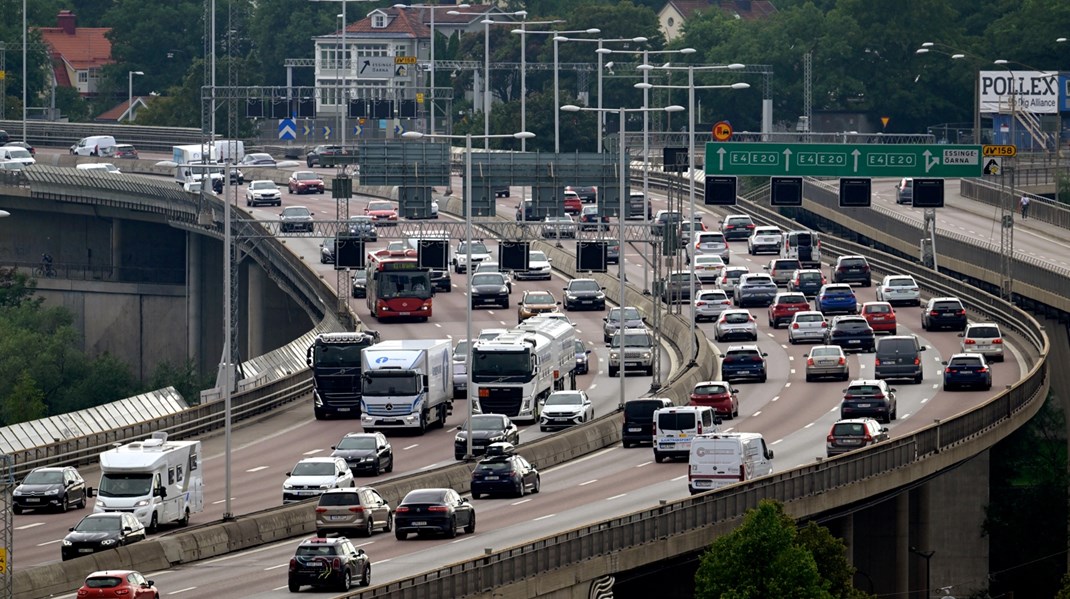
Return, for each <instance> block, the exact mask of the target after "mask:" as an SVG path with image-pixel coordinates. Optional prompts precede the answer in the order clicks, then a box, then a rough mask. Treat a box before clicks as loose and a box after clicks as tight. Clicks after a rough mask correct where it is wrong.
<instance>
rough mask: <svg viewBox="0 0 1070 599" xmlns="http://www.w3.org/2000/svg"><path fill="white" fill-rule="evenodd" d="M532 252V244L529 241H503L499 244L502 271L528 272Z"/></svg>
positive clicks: (499, 259)
mask: <svg viewBox="0 0 1070 599" xmlns="http://www.w3.org/2000/svg"><path fill="white" fill-rule="evenodd" d="M530 250H531V244H530V243H528V242H527V241H503V242H501V243H500V244H498V261H499V263H500V264H501V267H502V270H514V271H515V270H527V269H528V252H529V251H530Z"/></svg>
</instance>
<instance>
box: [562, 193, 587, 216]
mask: <svg viewBox="0 0 1070 599" xmlns="http://www.w3.org/2000/svg"><path fill="white" fill-rule="evenodd" d="M562 201H563V202H564V206H565V214H579V213H580V211H581V210H583V200H581V199H580V196H578V195H576V192H574V191H566V192H565V195H564V199H563V200H562Z"/></svg>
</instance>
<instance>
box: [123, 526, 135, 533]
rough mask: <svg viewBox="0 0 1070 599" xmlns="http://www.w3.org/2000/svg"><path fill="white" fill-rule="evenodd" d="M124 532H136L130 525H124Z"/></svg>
mask: <svg viewBox="0 0 1070 599" xmlns="http://www.w3.org/2000/svg"><path fill="white" fill-rule="evenodd" d="M123 532H134V529H133V528H130V527H129V526H124V527H123Z"/></svg>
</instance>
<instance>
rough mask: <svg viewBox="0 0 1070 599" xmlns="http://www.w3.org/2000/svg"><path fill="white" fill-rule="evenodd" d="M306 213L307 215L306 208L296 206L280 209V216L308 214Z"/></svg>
mask: <svg viewBox="0 0 1070 599" xmlns="http://www.w3.org/2000/svg"><path fill="white" fill-rule="evenodd" d="M308 215H309V212H308V208H297V207H293V208H284V209H283V211H282V216H308Z"/></svg>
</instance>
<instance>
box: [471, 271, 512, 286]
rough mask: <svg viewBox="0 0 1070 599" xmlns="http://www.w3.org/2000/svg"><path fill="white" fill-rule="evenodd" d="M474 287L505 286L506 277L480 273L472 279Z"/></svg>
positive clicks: (491, 273) (492, 273) (493, 273)
mask: <svg viewBox="0 0 1070 599" xmlns="http://www.w3.org/2000/svg"><path fill="white" fill-rule="evenodd" d="M472 285H476V286H479V285H505V277H504V276H502V275H501V274H499V273H495V272H484V273H479V274H477V275H475V276H473V277H472Z"/></svg>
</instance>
